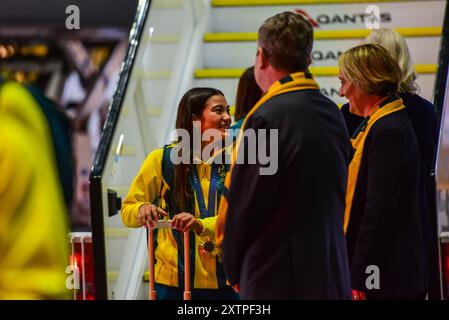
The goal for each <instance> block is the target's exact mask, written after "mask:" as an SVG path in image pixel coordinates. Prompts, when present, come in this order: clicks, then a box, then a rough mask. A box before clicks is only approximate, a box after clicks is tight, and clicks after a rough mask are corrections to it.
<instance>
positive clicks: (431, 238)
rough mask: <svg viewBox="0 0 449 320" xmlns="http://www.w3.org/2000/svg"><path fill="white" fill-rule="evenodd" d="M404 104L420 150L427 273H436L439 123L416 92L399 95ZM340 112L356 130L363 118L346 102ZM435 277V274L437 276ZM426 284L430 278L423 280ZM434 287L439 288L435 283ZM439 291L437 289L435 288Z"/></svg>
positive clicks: (351, 128) (352, 130) (421, 210)
mask: <svg viewBox="0 0 449 320" xmlns="http://www.w3.org/2000/svg"><path fill="white" fill-rule="evenodd" d="M399 96H400V97H401V98H402V100H403V102H404V105H405V110H406V112H407V116H408V117H409V119H410V121H411V123H412V126H413V129H414V131H415V135H416V138H417V141H418V147H419V151H420V184H419V185H420V191H419V199H420V201H419V208H420V209H419V210H420V216H421V223H422V229H423V237H424V239H425V242H426V247H425V250H426V257H427V258H426V260H427V261H428V264H427V267H426V268H427V272H426V273H427V274H428V275H427V276H426V278H428V277H429V274H430V277H432V275H433V274H434V275H436V276H437V275H438V273H439V272H438V251H437V246H438V244H437V242H436V239H437V225H436V216H435V212H436V209H435V179H434V177H433V171H434V168H435V166H434V153H435V152H436V147H437V142H438V125H437V118H436V114H435V107H434V106H433V105H432V104H431V103H430V102H429V101H427V100H425V99H423V98H422V97H420V96H419V95H416V94H415V95H412V94H409V93H404V94H400V95H399ZM341 111H342V113H343V116H344V118H345V122H346V125H347V128H348V131H349V134H350V135H352V133H353V132H354V131H355V130H356V129H357V127H358V126H359V124H360V123H361V122H362V120H363V118H362V117H359V116H356V115H354V114H352V113H350V112H349V104H345V105H343V106H342V108H341ZM437 277H438V276H437ZM438 280H439V279H435V280H434V279H430V282H431V283H434V282H438ZM426 282H427V285H426V287H429V284H428V282H429V279H426ZM434 286H437V287H438V283H436V284H435V285H434ZM437 290H438V288H437Z"/></svg>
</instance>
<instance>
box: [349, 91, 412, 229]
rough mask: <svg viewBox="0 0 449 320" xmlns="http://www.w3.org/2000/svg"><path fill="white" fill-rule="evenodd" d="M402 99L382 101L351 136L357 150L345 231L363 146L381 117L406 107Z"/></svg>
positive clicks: (350, 181) (393, 98)
mask: <svg viewBox="0 0 449 320" xmlns="http://www.w3.org/2000/svg"><path fill="white" fill-rule="evenodd" d="M404 108H405V106H404V104H403V102H402V99H401V98H399V97H398V96H397V95H391V96H389V97H387V98H386V99H383V100H382V101H380V102H379V103H378V104H377V105H376V106H375V107H374V108H373V109H372V111H371V113H370V115H369V116H368V117H366V118H365V120H364V121H363V122H362V123H361V124H360V126H359V127H358V128H357V130H356V131H355V132H354V135H353V136H352V138H351V143H352V148H353V149H354V150H355V152H354V156H353V157H352V160H351V163H350V164H349V171H348V184H347V188H346V209H345V217H344V225H343V227H344V231H345V233H346V231H347V230H348V224H349V219H350V215H351V208H352V203H353V199H354V192H355V187H356V185H357V179H358V176H359V171H360V165H361V163H362V159H363V146H364V144H365V139H366V137H367V136H368V133H369V131H370V130H371V128H372V126H373V124H374V123H376V122H377V121H378V120H380V119H381V118H383V117H385V116H387V115H389V114H392V113H394V112H398V111H400V110H402V109H404Z"/></svg>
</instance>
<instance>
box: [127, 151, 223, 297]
mask: <svg viewBox="0 0 449 320" xmlns="http://www.w3.org/2000/svg"><path fill="white" fill-rule="evenodd" d="M162 156H163V148H161V149H156V150H154V151H153V152H151V153H150V154H149V155H148V157H147V158H146V159H145V161H144V163H143V165H142V167H141V168H140V171H139V173H138V174H137V176H136V178H135V179H134V181H133V183H132V184H131V187H130V190H129V192H128V195H127V197H126V198H125V200H124V201H123V205H122V211H121V214H122V221H123V223H124V224H125V225H126V226H127V227H132V228H138V227H140V225H139V223H138V219H137V217H138V212H139V208H140V207H141V206H142V205H143V204H145V203H154V202H155V200H156V199H158V198H159V196H160V195H159V193H160V190H161V186H162V184H164V187H165V188H168V185H167V183H166V182H165V181H164V180H163V179H162ZM196 166H197V170H198V177H199V179H200V184H201V189H202V191H203V195H204V201H205V204H206V206H207V205H208V203H207V202H208V197H209V186H210V177H211V169H212V165H211V164H210V163H204V162H202V163H201V164H197V165H196ZM215 203H217V199H216V202H215ZM194 214H195V217H196V218H197V219H198V220H199V221H201V223H202V224H203V231H202V233H201V234H199V235H195V248H196V250H195V276H194V279H195V280H194V283H193V288H195V289H217V288H218V280H217V251H218V250H217V249H216V250H214V251H213V252H212V253H206V252H204V250H201V247H202V245H203V244H204V243H205V242H206V241H212V242H214V238H215V221H216V216H215V217H210V218H205V219H199V218H200V210H199V208H198V202H197V201H196V195H195V213H194ZM216 214H217V208H215V215H216ZM157 243H158V245H157V247H156V250H155V257H156V265H155V267H154V268H155V271H154V272H155V282H156V283H159V284H164V285H167V286H172V287H178V248H177V242H176V240H175V238H174V237H173V234H172V232H171V230H167V229H160V230H159V231H158V234H157Z"/></svg>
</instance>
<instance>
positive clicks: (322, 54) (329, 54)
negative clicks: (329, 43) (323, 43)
mask: <svg viewBox="0 0 449 320" xmlns="http://www.w3.org/2000/svg"><path fill="white" fill-rule="evenodd" d="M342 53H343V52H341V51H319V50H314V51H312V60H313V61H327V60H338V57H339V56H340V55H341V54H342Z"/></svg>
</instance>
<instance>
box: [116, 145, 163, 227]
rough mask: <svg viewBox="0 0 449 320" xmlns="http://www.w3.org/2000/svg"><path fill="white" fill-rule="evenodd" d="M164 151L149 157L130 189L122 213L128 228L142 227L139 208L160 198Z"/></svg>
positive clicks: (123, 220) (161, 150)
mask: <svg viewBox="0 0 449 320" xmlns="http://www.w3.org/2000/svg"><path fill="white" fill-rule="evenodd" d="M163 151H164V149H163V148H161V149H156V150H154V151H153V152H151V153H150V154H149V155H148V157H147V158H146V159H145V161H144V162H143V165H142V167H141V168H140V171H139V173H138V174H137V176H136V177H135V178H134V181H133V182H132V184H131V187H130V188H129V192H128V195H127V196H126V198H125V200H124V201H123V204H122V211H121V213H122V222H123V224H124V225H125V226H127V227H131V228H138V227H140V225H139V221H138V219H137V217H138V214H139V208H140V207H141V206H142V205H143V204H145V203H152V202H154V200H155V199H157V198H158V197H159V192H160V189H161V185H162V154H163Z"/></svg>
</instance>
